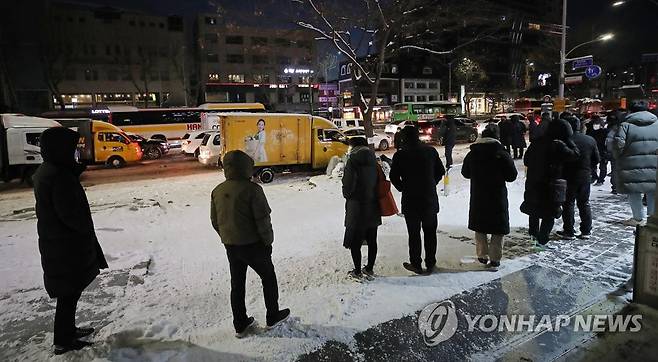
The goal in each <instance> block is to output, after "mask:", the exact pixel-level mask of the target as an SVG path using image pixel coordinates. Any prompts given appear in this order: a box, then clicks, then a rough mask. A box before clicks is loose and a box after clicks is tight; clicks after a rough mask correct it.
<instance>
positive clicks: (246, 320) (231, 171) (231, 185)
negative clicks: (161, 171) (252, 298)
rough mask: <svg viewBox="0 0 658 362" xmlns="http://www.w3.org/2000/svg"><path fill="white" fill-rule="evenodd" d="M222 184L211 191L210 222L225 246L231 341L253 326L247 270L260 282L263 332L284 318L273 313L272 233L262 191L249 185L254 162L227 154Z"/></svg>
mask: <svg viewBox="0 0 658 362" xmlns="http://www.w3.org/2000/svg"><path fill="white" fill-rule="evenodd" d="M222 161H223V164H224V174H225V175H226V181H224V182H222V183H220V184H219V185H217V187H215V189H214V190H213V191H212V195H211V203H210V220H211V223H212V226H213V228H214V229H215V231H216V232H217V234H219V237H220V238H221V240H222V243H223V244H224V246H225V247H226V256H227V257H228V262H229V268H230V272H231V309H232V311H233V327H234V328H235V333H236V337H238V338H240V337H243V336H244V335H245V334H246V333H247V332H248V330H249V329H250V328H251V327H252V326H253V325H254V324H255V320H254V317H249V316H247V308H246V306H245V303H244V298H245V283H246V278H247V267H250V268H252V269H253V270H254V271H255V272H256V274H258V276H259V277H260V279H261V281H262V283H263V296H264V297H265V307H266V308H267V315H266V321H267V327H268V328H273V327H274V326H276V325H278V324H279V323H281V322H282V321H284V320H285V319H287V318H288V316H289V315H290V310H289V309H283V310H279V288H278V285H277V280H276V273H275V272H274V264H272V243H273V242H274V232H273V230H272V223H271V221H270V213H271V212H272V210H271V209H270V206H269V204H268V203H267V198H266V197H265V193H264V192H263V188H262V187H260V186H259V185H257V184H255V183H254V182H252V181H251V177H252V176H253V175H254V160H253V159H252V158H251V157H249V155H247V154H246V153H244V152H243V151H239V150H236V151H229V152H227V153H226V155H225V156H224V159H223V160H222Z"/></svg>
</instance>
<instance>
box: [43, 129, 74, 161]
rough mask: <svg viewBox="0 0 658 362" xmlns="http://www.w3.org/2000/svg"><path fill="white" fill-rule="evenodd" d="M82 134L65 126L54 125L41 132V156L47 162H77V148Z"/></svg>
mask: <svg viewBox="0 0 658 362" xmlns="http://www.w3.org/2000/svg"><path fill="white" fill-rule="evenodd" d="M79 139H80V134H79V133H78V132H76V131H74V130H71V129H68V128H64V127H52V128H48V129H47V130H45V131H43V133H42V134H41V156H42V157H43V160H44V161H45V162H49V163H52V164H55V165H58V166H69V165H71V166H72V165H74V164H75V149H76V147H77V145H78V140H79Z"/></svg>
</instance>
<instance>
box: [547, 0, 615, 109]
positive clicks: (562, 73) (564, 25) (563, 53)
mask: <svg viewBox="0 0 658 362" xmlns="http://www.w3.org/2000/svg"><path fill="white" fill-rule="evenodd" d="M620 5H621V4H620ZM613 37H614V34H612V33H606V34H603V35H601V36H599V37H597V38H596V39H592V40H590V41H586V42H584V43H582V44H578V45H576V46H575V47H573V48H572V49H571V50H569V51H568V52H567V51H566V47H567V0H563V3H562V44H561V46H560V80H559V87H558V98H559V99H564V77H565V71H564V64H565V63H566V62H567V60H568V59H567V56H569V54H571V53H572V52H573V51H574V50H576V49H578V48H580V47H582V46H584V45H587V44H591V43H594V42H599V41H608V40H610V39H612V38H613Z"/></svg>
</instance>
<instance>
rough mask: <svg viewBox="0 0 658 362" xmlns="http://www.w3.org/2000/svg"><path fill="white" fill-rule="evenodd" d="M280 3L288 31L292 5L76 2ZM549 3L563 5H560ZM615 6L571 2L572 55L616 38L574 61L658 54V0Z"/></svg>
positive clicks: (232, 9) (179, 7) (158, 7)
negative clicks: (604, 36) (605, 35)
mask: <svg viewBox="0 0 658 362" xmlns="http://www.w3.org/2000/svg"><path fill="white" fill-rule="evenodd" d="M277 1H278V2H279V3H280V5H279V6H266V7H265V8H264V9H265V11H266V12H272V16H271V17H268V19H271V23H270V24H266V25H267V26H286V27H290V26H291V23H290V19H289V18H288V14H287V12H286V11H285V10H287V9H289V8H290V4H291V1H290V0H269V1H263V0H260V1H259V0H78V1H77V2H80V3H88V4H99V5H108V6H114V7H119V8H126V9H136V10H143V11H145V12H151V13H156V14H161V15H170V14H176V15H184V16H186V17H190V18H191V17H192V16H193V15H194V14H196V13H199V12H216V11H217V8H218V6H220V7H221V8H223V9H224V10H225V11H226V12H227V13H228V14H229V15H230V14H242V15H243V16H242V17H244V16H246V17H247V18H248V14H252V13H253V10H254V8H255V7H256V6H258V5H260V4H263V3H266V4H267V3H277ZM336 1H341V0H336ZM344 1H349V0H344ZM547 1H549V0H547ZM550 1H558V2H561V0H550ZM613 1H614V0H569V5H568V10H569V12H568V25H569V26H570V30H569V32H568V35H567V48H568V49H570V48H572V47H573V46H575V45H577V44H579V43H582V42H584V41H587V40H591V39H593V38H595V37H597V36H598V35H600V34H603V33H607V32H613V33H614V34H615V38H614V39H613V40H611V41H609V42H607V43H605V44H602V43H595V44H592V45H590V46H586V47H583V48H582V49H580V50H577V51H576V52H574V53H573V54H572V55H573V56H580V55H588V54H592V55H594V56H595V62H597V63H601V64H602V65H608V66H622V65H627V64H631V63H637V62H638V61H639V59H640V55H641V54H642V53H658V0H627V2H626V4H624V5H622V6H620V7H612V6H611V4H612V3H613ZM277 23H278V24H277ZM282 23H285V24H282ZM568 49H567V50H568Z"/></svg>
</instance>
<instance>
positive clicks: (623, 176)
mask: <svg viewBox="0 0 658 362" xmlns="http://www.w3.org/2000/svg"><path fill="white" fill-rule="evenodd" d="M630 111H631V113H630V114H629V115H628V116H626V118H625V119H624V121H623V122H622V123H621V125H620V126H619V130H618V131H617V134H616V135H615V136H614V141H613V145H612V148H613V153H614V155H615V158H616V160H617V165H616V177H617V180H616V181H617V191H619V192H620V193H622V194H627V195H628V201H629V203H630V206H631V210H632V212H633V217H632V218H630V219H628V220H626V221H625V222H624V224H626V225H629V226H637V225H640V224H641V223H642V222H643V221H644V217H645V214H644V206H643V205H642V197H643V196H646V198H647V211H648V214H649V215H653V213H654V211H655V205H654V193H655V191H656V167H657V164H658V155H656V150H658V118H656V116H655V115H654V114H653V113H651V112H648V102H647V101H645V100H637V101H633V102H632V103H631V107H630Z"/></svg>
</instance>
